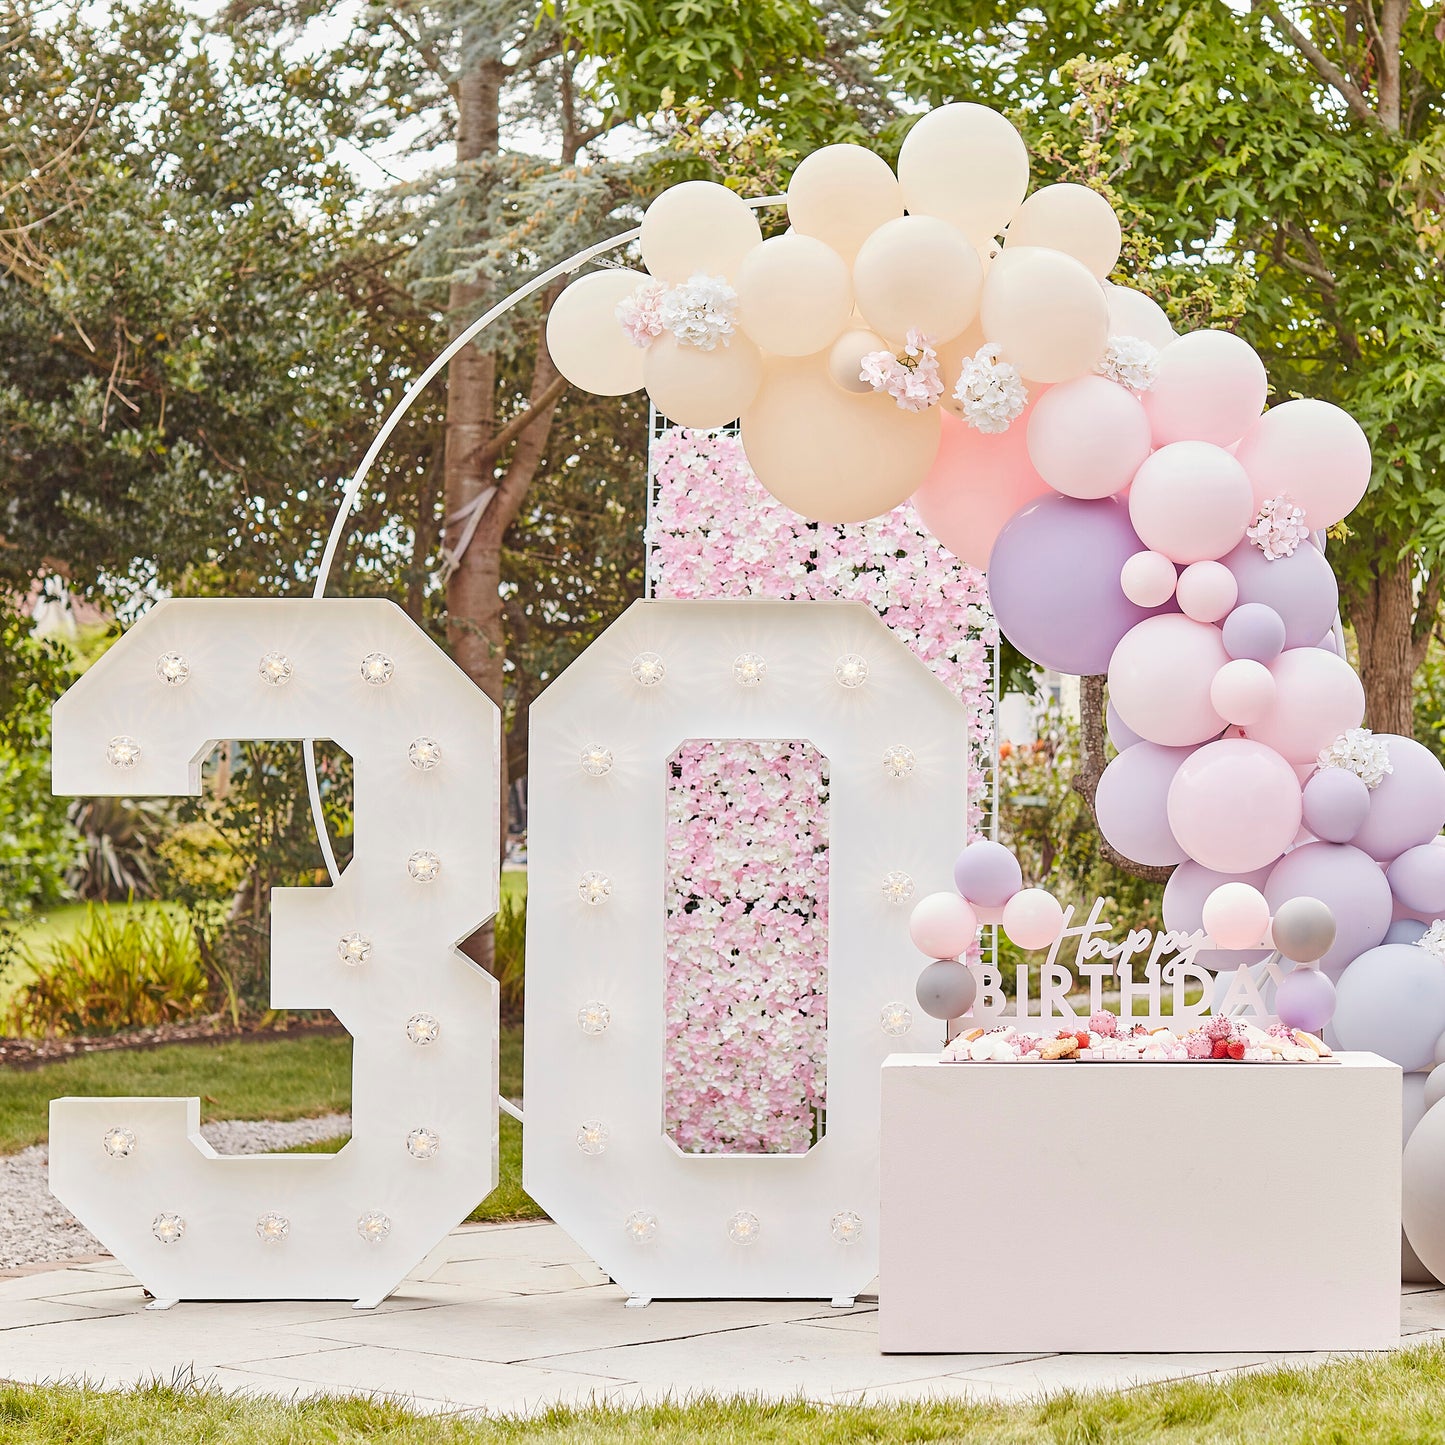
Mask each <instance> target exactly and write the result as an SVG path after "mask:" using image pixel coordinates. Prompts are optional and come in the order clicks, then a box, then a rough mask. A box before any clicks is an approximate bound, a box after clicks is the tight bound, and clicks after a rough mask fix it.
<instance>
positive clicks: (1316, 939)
mask: <svg viewBox="0 0 1445 1445" xmlns="http://www.w3.org/2000/svg"><path fill="white" fill-rule="evenodd" d="M1270 936H1271V937H1272V938H1273V939H1274V946H1275V947H1276V948H1277V949H1279V951H1280V952H1281V953H1282V954H1284V956H1285V957H1286V958H1292V959H1294V961H1295V962H1296V963H1314V962H1315V961H1316V960H1317V959H1321V958H1323V957H1324V956H1325V954H1327V953H1328V952H1329V951H1330V949H1331V948H1333V947H1334V943H1335V915H1334V914H1333V913H1332V912H1331V911H1330V908H1329V905H1328V904H1325V903H1321V902H1320V900H1319V899H1318V898H1287V899H1285V901H1284V902H1283V903H1281V904H1280V905H1279V907H1278V908H1276V909H1275V911H1274V922H1273V923H1272V924H1271V925H1270Z"/></svg>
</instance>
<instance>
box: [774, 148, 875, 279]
mask: <svg viewBox="0 0 1445 1445" xmlns="http://www.w3.org/2000/svg"><path fill="white" fill-rule="evenodd" d="M902 214H903V193H902V191H900V190H899V188H898V178H897V177H896V176H895V175H894V174H893V169H892V167H891V166H890V165H889V164H888V162H887V161H885V160H884V159H883V157H882V156H880V155H875V154H874V153H873V152H872V151H870V150H866V149H865V148H864V147H863V146H859V145H831V146H823V147H822V148H821V149H819V150H815V151H813V152H812V153H811V154H810V155H806V156H804V157H803V159H802V160H801V161H800V162H799V163H798V168H797V170H795V171H794V172H793V178H792V180H790V181H789V182H788V221H789V223H790V224H791V225H792V228H793V230H794V231H795V232H797V233H798V234H799V235H801V236H816V237H817V239H818V240H820V241H822V242H824V243H825V244H827V245H829V246H831V247H832V248H833V250H835V251H836V252H837V253H838V254H839V255H840V256H842V257H843V259H844V260H845V261H851V260H852V259H853V257H854V256H856V255H857V254H858V248H859V247H860V246H861V245H862V244H863V242H864V241H866V240H867V239H868V237H869V236H871V235H872V234H873V232H874V231H876V230H877V229H878V227H879V226H882V225H886V224H887V222H889V221H893V220H896V219H897V218H898V217H899V216H901V215H902Z"/></svg>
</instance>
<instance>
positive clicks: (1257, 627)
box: [1224, 602, 1284, 662]
mask: <svg viewBox="0 0 1445 1445" xmlns="http://www.w3.org/2000/svg"><path fill="white" fill-rule="evenodd" d="M1224 650H1225V651H1226V652H1227V653H1228V654H1229V655H1230V656H1231V657H1233V658H1236V659H1238V658H1241V657H1246V658H1248V659H1249V660H1250V661H1251V662H1273V661H1274V660H1275V658H1277V657H1278V656H1279V655H1280V653H1281V652H1283V651H1284V619H1283V618H1282V617H1281V616H1280V615H1279V613H1278V612H1276V611H1275V610H1274V608H1273V607H1266V606H1265V605H1264V603H1262V602H1246V603H1244V604H1243V605H1242V606H1240V607H1236V608H1235V609H1234V611H1233V612H1231V613H1230V614H1229V616H1228V617H1226V618H1225V619H1224Z"/></svg>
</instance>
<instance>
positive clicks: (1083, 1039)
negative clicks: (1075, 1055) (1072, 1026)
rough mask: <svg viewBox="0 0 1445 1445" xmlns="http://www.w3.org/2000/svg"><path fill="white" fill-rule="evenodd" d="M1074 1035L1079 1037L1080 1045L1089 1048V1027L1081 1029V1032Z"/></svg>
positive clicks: (1082, 1047)
mask: <svg viewBox="0 0 1445 1445" xmlns="http://www.w3.org/2000/svg"><path fill="white" fill-rule="evenodd" d="M1074 1037H1075V1038H1076V1039H1078V1041H1079V1047H1080V1048H1081V1049H1087V1048H1088V1047H1089V1042H1090V1040H1089V1031H1088V1030H1087V1029H1080V1030H1079V1032H1078V1033H1076V1034H1075V1035H1074Z"/></svg>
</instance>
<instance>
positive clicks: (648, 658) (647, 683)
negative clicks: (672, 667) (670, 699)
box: [632, 652, 667, 687]
mask: <svg viewBox="0 0 1445 1445" xmlns="http://www.w3.org/2000/svg"><path fill="white" fill-rule="evenodd" d="M666 676H667V668H666V667H664V666H663V663H662V659H661V658H660V657H659V656H658V655H657V654H656V653H655V652H639V653H638V654H637V656H636V657H634V658H633V659H632V677H633V680H634V681H635V682H638V683H640V684H641V685H642V686H643V687H656V686H657V684H658V683H660V682H661V681H662V679H663V678H664V677H666Z"/></svg>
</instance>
